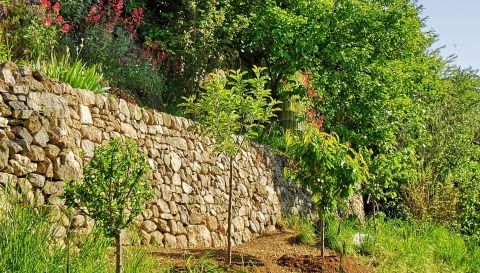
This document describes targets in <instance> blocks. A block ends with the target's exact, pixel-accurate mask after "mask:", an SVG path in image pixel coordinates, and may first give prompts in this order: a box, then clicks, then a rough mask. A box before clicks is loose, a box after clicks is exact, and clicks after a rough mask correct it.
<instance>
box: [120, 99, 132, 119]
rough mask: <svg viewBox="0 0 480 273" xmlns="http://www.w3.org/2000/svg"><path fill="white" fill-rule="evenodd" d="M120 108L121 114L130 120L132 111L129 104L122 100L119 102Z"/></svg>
mask: <svg viewBox="0 0 480 273" xmlns="http://www.w3.org/2000/svg"><path fill="white" fill-rule="evenodd" d="M118 108H119V110H120V113H122V114H123V115H125V117H127V118H130V110H129V109H128V104H127V102H126V101H125V100H123V99H120V100H119V101H118Z"/></svg>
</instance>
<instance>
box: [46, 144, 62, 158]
mask: <svg viewBox="0 0 480 273" xmlns="http://www.w3.org/2000/svg"><path fill="white" fill-rule="evenodd" d="M59 153H60V148H58V147H57V146H55V145H51V144H48V145H47V147H45V155H46V156H47V157H48V158H49V159H51V160H53V159H55V158H56V157H57V155H58V154H59Z"/></svg>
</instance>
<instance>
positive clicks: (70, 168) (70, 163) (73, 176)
mask: <svg viewBox="0 0 480 273" xmlns="http://www.w3.org/2000/svg"><path fill="white" fill-rule="evenodd" d="M53 170H54V176H53V177H54V178H55V179H61V180H78V179H79V178H80V174H81V172H82V168H81V166H80V163H79V162H78V161H77V160H76V159H75V155H74V153H73V152H71V151H70V152H67V153H64V154H60V155H59V156H58V157H57V158H55V160H54V161H53Z"/></svg>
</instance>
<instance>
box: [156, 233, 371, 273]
mask: <svg viewBox="0 0 480 273" xmlns="http://www.w3.org/2000/svg"><path fill="white" fill-rule="evenodd" d="M293 237H294V235H293V234H292V233H288V232H276V233H272V234H269V235H265V236H262V237H259V238H256V239H253V240H251V241H250V242H247V243H245V244H243V245H240V246H236V247H234V248H233V257H232V260H233V267H234V268H248V269H250V271H251V272H262V273H288V272H303V273H310V272H312V273H313V272H322V273H337V272H343V273H372V272H373V270H372V269H370V268H368V267H367V266H365V265H362V264H360V263H359V262H358V261H357V260H355V259H354V258H352V257H340V256H338V255H337V254H336V253H334V252H332V251H328V250H327V252H326V256H325V257H324V258H322V257H321V256H320V250H319V249H318V247H314V246H306V245H300V244H296V243H295V242H294V239H293ZM150 252H151V254H152V255H153V256H154V257H157V258H159V259H162V260H167V261H169V262H171V263H174V264H175V265H176V266H177V267H182V265H183V263H184V261H185V257H186V255H187V256H188V255H193V256H196V257H200V256H203V255H206V254H209V255H210V257H211V258H213V259H216V260H218V261H219V262H221V263H223V261H224V259H225V258H224V257H225V251H224V250H223V249H211V248H209V249H187V250H179V249H163V248H154V249H150ZM340 262H341V264H340ZM340 265H341V266H340Z"/></svg>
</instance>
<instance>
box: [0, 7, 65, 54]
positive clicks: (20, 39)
mask: <svg viewBox="0 0 480 273" xmlns="http://www.w3.org/2000/svg"><path fill="white" fill-rule="evenodd" d="M60 9H61V4H60V2H59V1H54V2H52V1H51V0H41V1H40V2H39V3H38V4H35V3H34V2H33V1H11V2H7V3H6V4H3V5H2V6H0V17H1V19H2V20H1V21H0V34H2V35H1V36H2V38H4V39H7V41H2V42H6V44H9V45H10V46H11V51H12V58H13V59H27V60H37V59H44V58H46V57H48V55H49V52H50V51H51V49H52V47H54V46H55V45H56V44H57V41H58V36H59V35H60V34H61V33H62V32H69V31H70V30H72V24H71V23H70V22H67V21H65V20H64V18H63V16H62V15H60Z"/></svg>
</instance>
